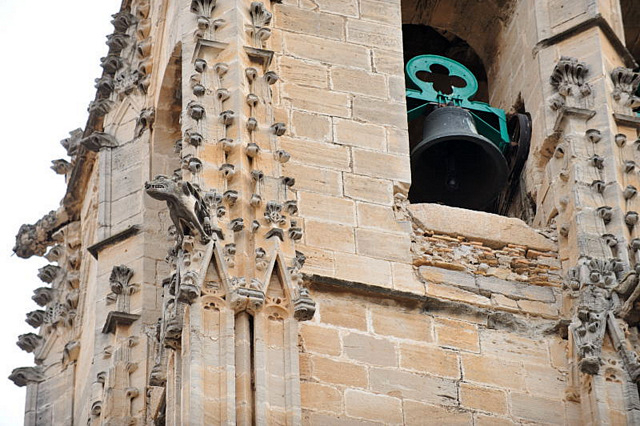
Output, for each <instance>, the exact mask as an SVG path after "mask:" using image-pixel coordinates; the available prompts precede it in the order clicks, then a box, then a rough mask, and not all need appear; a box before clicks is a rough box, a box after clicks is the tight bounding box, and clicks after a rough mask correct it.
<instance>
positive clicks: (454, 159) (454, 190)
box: [409, 106, 509, 210]
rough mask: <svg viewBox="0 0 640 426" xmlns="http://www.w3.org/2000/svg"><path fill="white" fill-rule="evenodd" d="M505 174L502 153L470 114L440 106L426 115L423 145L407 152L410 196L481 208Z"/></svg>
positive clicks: (498, 188)
mask: <svg viewBox="0 0 640 426" xmlns="http://www.w3.org/2000/svg"><path fill="white" fill-rule="evenodd" d="M508 173H509V168H508V166H507V161H506V159H505V157H504V156H503V154H502V152H501V150H500V149H499V148H498V147H497V146H496V145H495V144H494V143H493V142H491V141H490V140H489V139H487V138H486V137H484V136H482V135H481V134H479V133H478V131H477V129H476V124H475V122H474V119H473V116H472V115H471V114H470V113H469V112H468V111H467V110H465V109H464V108H461V107H458V106H442V107H439V108H436V109H435V110H434V111H433V112H431V113H430V114H429V115H427V116H426V118H425V120H424V127H423V136H422V141H421V142H420V143H418V144H417V145H416V146H415V147H414V148H413V150H412V151H411V175H412V181H413V183H412V185H411V191H410V193H409V198H410V199H411V201H412V202H414V203H443V204H446V205H449V206H454V207H462V208H467V209H474V210H483V209H485V208H487V207H489V206H490V205H491V203H492V202H493V201H494V200H495V199H496V197H497V196H498V194H499V193H500V192H501V191H502V189H503V188H504V186H505V184H506V182H507V176H508Z"/></svg>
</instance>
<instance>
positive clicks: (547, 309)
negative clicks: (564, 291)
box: [518, 300, 558, 319]
mask: <svg viewBox="0 0 640 426" xmlns="http://www.w3.org/2000/svg"><path fill="white" fill-rule="evenodd" d="M518 306H519V307H520V309H522V311H523V312H526V313H529V314H531V315H535V316H541V317H543V318H550V319H554V318H558V308H556V307H555V306H554V305H553V304H551V303H544V302H534V301H531V300H519V301H518Z"/></svg>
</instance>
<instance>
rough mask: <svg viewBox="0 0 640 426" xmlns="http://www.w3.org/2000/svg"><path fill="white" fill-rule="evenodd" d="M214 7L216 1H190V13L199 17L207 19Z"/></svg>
mask: <svg viewBox="0 0 640 426" xmlns="http://www.w3.org/2000/svg"><path fill="white" fill-rule="evenodd" d="M215 7H216V0H192V1H191V8H190V10H191V12H192V13H195V14H196V15H198V16H199V17H200V16H202V17H205V18H209V17H211V14H212V13H213V9H214V8H215Z"/></svg>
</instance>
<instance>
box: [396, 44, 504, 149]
mask: <svg viewBox="0 0 640 426" xmlns="http://www.w3.org/2000/svg"><path fill="white" fill-rule="evenodd" d="M433 65H439V66H440V67H443V68H446V69H447V70H448V71H449V76H450V77H459V78H461V79H462V80H464V82H465V83H466V84H465V85H464V87H456V86H453V85H452V86H451V89H452V92H453V93H451V94H444V93H442V92H440V91H437V90H435V89H434V84H433V83H432V82H427V81H423V80H421V79H420V78H418V75H417V74H418V73H420V72H433V70H432V69H431V68H432V66H433ZM405 72H406V75H407V82H408V84H409V88H408V89H407V104H408V105H409V104H411V105H415V104H418V105H417V106H413V107H411V106H410V108H411V109H409V111H408V115H409V121H412V120H414V119H416V118H418V117H420V116H421V115H423V114H424V113H425V111H426V110H427V108H428V107H429V106H430V105H433V104H437V105H454V106H457V107H461V108H464V109H466V110H467V111H469V112H470V113H471V115H472V116H473V118H474V120H475V123H476V128H477V130H478V133H480V134H481V135H483V136H485V137H486V138H487V139H489V140H490V141H491V142H493V143H494V144H495V145H496V146H497V147H498V149H500V151H501V152H503V153H504V152H505V150H506V148H507V147H508V145H509V134H508V131H507V117H506V114H505V112H504V110H502V109H500V108H494V107H492V106H491V105H489V104H487V103H484V102H478V101H471V100H469V99H470V98H471V97H473V96H474V95H475V94H476V92H477V91H478V80H476V78H475V76H474V75H473V73H471V71H469V70H468V69H467V67H465V66H464V65H462V64H461V63H459V62H457V61H454V60H453V59H449V58H445V57H443V56H438V55H421V56H416V57H415V58H412V59H411V60H410V61H409V62H408V63H407V66H406V67H405Z"/></svg>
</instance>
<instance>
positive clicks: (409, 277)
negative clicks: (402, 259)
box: [391, 262, 426, 295]
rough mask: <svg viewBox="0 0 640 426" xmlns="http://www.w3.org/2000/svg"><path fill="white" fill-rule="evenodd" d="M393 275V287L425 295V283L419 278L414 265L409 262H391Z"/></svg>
mask: <svg viewBox="0 0 640 426" xmlns="http://www.w3.org/2000/svg"><path fill="white" fill-rule="evenodd" d="M391 271H392V276H393V288H395V289H396V290H400V291H407V292H409V293H415V294H420V295H424V294H425V293H426V290H425V286H424V284H423V283H422V282H421V281H420V280H419V279H418V277H417V275H416V271H415V270H414V269H413V265H410V264H407V263H397V262H393V263H392V264H391Z"/></svg>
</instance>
